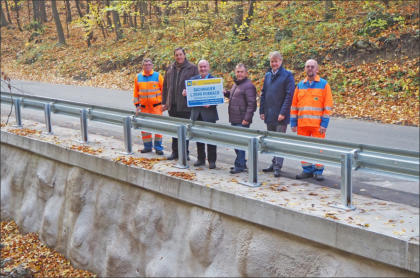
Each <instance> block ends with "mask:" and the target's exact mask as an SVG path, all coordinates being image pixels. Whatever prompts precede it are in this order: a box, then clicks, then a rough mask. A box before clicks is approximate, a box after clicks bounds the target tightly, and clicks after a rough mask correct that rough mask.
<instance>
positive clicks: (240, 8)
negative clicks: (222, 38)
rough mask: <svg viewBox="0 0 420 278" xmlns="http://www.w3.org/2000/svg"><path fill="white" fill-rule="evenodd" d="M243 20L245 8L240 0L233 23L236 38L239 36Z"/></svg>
mask: <svg viewBox="0 0 420 278" xmlns="http://www.w3.org/2000/svg"><path fill="white" fill-rule="evenodd" d="M243 18H244V6H243V2H242V0H240V1H238V4H237V5H236V7H235V19H234V21H233V33H234V34H235V36H237V35H239V32H240V28H241V26H242V20H243Z"/></svg>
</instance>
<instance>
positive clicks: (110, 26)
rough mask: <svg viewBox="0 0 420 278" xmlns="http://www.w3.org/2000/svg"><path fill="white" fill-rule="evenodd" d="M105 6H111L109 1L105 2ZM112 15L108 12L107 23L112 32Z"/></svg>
mask: <svg viewBox="0 0 420 278" xmlns="http://www.w3.org/2000/svg"><path fill="white" fill-rule="evenodd" d="M105 5H106V6H107V7H109V6H110V5H109V0H106V1H105ZM110 14H111V12H110V11H107V12H106V21H107V23H108V28H111V30H112V21H111V16H110Z"/></svg>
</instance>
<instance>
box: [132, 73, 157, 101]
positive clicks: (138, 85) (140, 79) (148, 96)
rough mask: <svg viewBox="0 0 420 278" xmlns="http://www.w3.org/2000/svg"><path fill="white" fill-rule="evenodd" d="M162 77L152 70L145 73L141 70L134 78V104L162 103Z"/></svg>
mask: <svg viewBox="0 0 420 278" xmlns="http://www.w3.org/2000/svg"><path fill="white" fill-rule="evenodd" d="M162 88H163V77H162V75H160V74H159V73H158V72H154V71H152V72H151V74H150V75H145V73H144V72H143V71H142V72H141V73H139V74H138V75H137V76H136V79H135V80H134V93H133V97H134V98H133V103H134V105H136V106H138V105H142V106H153V105H157V104H161V103H162Z"/></svg>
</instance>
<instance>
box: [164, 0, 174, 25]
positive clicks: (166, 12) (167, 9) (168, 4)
mask: <svg viewBox="0 0 420 278" xmlns="http://www.w3.org/2000/svg"><path fill="white" fill-rule="evenodd" d="M171 4H172V0H167V1H166V7H165V10H164V12H163V23H164V24H166V25H168V24H169V15H170V14H171Z"/></svg>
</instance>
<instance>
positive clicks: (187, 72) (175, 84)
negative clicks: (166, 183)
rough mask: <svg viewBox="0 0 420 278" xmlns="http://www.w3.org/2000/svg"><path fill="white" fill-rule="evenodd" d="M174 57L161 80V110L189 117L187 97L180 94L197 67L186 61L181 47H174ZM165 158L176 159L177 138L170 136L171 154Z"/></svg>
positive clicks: (173, 114)
mask: <svg viewBox="0 0 420 278" xmlns="http://www.w3.org/2000/svg"><path fill="white" fill-rule="evenodd" d="M174 57H175V62H174V63H172V64H171V65H170V66H169V67H168V69H167V70H166V73H165V77H164V81H163V91H162V110H163V111H165V110H168V114H169V116H171V117H177V118H184V119H189V118H190V116H191V109H190V108H189V107H188V106H187V98H186V97H185V96H183V95H182V91H183V90H184V89H185V80H188V79H190V78H191V77H193V76H195V75H197V74H198V69H197V67H196V66H195V65H194V64H192V63H190V62H188V60H187V58H186V56H185V50H184V49H183V48H181V47H179V48H177V49H175V50H174ZM187 152H188V141H187ZM167 159H168V160H173V159H178V138H175V137H172V154H171V155H170V156H169V157H168V158H167Z"/></svg>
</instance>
